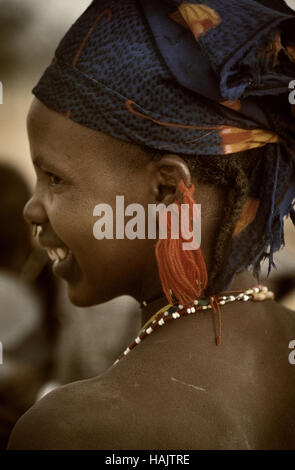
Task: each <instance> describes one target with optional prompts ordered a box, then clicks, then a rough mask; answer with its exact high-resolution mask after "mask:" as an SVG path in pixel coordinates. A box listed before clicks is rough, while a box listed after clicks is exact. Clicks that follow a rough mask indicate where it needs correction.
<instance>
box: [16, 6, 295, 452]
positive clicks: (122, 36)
mask: <svg viewBox="0 0 295 470" xmlns="http://www.w3.org/2000/svg"><path fill="white" fill-rule="evenodd" d="M294 21H295V18H294V12H293V11H292V10H291V9H290V8H288V7H287V6H284V5H283V4H282V2H277V1H275V0H272V1H268V2H267V6H266V2H264V1H259V2H258V1H254V0H251V1H250V0H239V1H237V2H236V3H235V6H234V9H233V7H232V2H229V0H223V1H222V2H220V1H217V0H206V2H205V3H204V2H202V3H200V2H198V1H195V0H194V1H192V2H181V1H176V0H175V1H172V0H171V1H166V2H159V1H158V0H157V1H150V0H148V1H145V0H141V1H136V0H128V1H124V2H119V1H115V0H101V1H94V2H93V3H92V4H91V5H90V7H89V8H88V9H87V10H86V12H85V13H84V14H83V15H82V16H81V18H79V19H78V21H77V22H76V23H75V24H74V25H73V26H72V28H71V29H70V31H69V32H68V33H67V34H66V35H65V37H64V38H63V40H62V41H61V43H60V45H59V47H58V49H57V51H56V55H55V58H54V60H53V62H52V64H51V65H50V66H49V67H48V69H47V70H46V71H45V73H44V75H43V77H42V78H41V80H40V81H39V83H38V85H37V86H36V87H35V88H34V94H35V96H36V98H35V100H34V102H33V105H32V107H31V110H30V113H29V117H28V133H29V139H30V145H31V153H32V161H33V164H34V167H35V170H36V175H37V184H36V188H35V192H34V194H33V196H32V198H31V199H30V201H29V202H28V203H27V205H26V208H25V211H24V213H25V218H26V219H27V221H28V222H29V223H30V224H32V225H33V227H35V228H34V230H35V231H37V232H38V233H39V242H40V244H41V245H42V246H43V247H44V248H46V249H47V250H48V253H49V256H50V257H51V258H52V259H53V260H54V263H53V270H54V272H55V273H56V275H58V276H60V277H62V278H63V279H65V280H66V282H67V286H68V295H69V298H70V299H71V301H72V302H73V303H74V304H76V305H83V306H87V305H93V304H96V303H100V302H105V301H107V300H109V299H111V298H113V297H116V296H119V295H121V294H129V295H132V296H133V297H135V298H136V299H137V300H138V301H139V302H141V304H142V322H143V329H142V330H141V331H140V332H139V334H138V336H137V338H136V339H135V341H134V342H133V343H132V345H130V347H129V348H127V350H126V351H125V352H124V353H123V355H122V357H120V358H119V360H118V361H117V362H116V364H115V365H114V366H113V367H111V368H110V369H109V370H108V371H107V372H106V373H104V374H103V375H101V376H100V377H96V378H93V379H91V380H86V381H80V382H76V383H73V384H70V385H67V386H65V387H61V388H59V389H58V390H55V391H54V392H52V393H50V394H48V395H47V396H45V398H43V399H42V400H41V401H40V402H38V403H37V404H36V405H35V406H33V407H32V408H31V409H30V410H29V411H28V412H27V413H26V414H25V415H24V416H23V417H22V418H21V419H20V420H19V422H18V423H17V425H16V427H15V429H14V431H13V433H12V436H11V439H10V445H9V448H10V449H131V448H132V449H175V448H178V449H286V448H295V432H294V423H295V411H294V406H293V400H294V387H295V366H293V365H292V361H289V360H288V357H289V355H290V347H292V346H290V345H292V344H293V343H292V340H293V339H295V317H294V313H293V312H291V311H288V310H286V309H284V308H283V307H281V306H280V305H278V304H276V303H275V302H274V301H273V300H272V298H273V295H272V293H271V292H269V291H268V290H267V287H264V286H262V285H258V286H257V280H256V278H257V276H258V274H259V266H260V262H261V261H262V260H263V259H264V258H268V260H269V266H270V267H271V266H272V264H273V253H274V251H276V250H278V249H279V248H280V246H281V245H282V243H283V217H284V216H287V215H289V214H290V215H291V217H292V218H293V220H294V210H293V206H292V201H293V200H294V195H295V180H294V152H295V141H294V110H292V106H291V105H290V102H289V100H288V85H289V83H290V82H291V81H292V77H294V76H295V67H294V66H295V64H294V36H293V37H292V34H293V33H292V31H293V29H292V26H294ZM292 132H293V134H292ZM117 196H121V197H122V196H124V205H125V208H126V207H127V206H128V205H129V204H134V203H136V204H137V206H136V207H141V208H142V209H143V212H141V214H143V215H142V216H141V218H140V217H139V218H138V219H136V220H137V223H138V224H139V225H140V224H142V223H143V222H145V224H146V226H145V229H146V230H145V234H148V230H147V225H148V224H149V222H150V221H149V217H148V215H149V207H151V206H150V205H155V204H159V203H162V204H164V205H165V206H166V207H167V206H169V205H170V204H174V208H177V209H179V208H180V204H182V203H184V204H187V206H186V207H188V208H189V211H188V212H187V213H186V214H187V215H188V218H186V219H185V215H182V214H183V213H181V217H183V220H186V221H187V223H188V227H189V228H190V229H192V227H193V226H194V225H193V224H194V222H195V221H196V219H197V220H199V217H198V215H200V212H198V211H197V212H194V206H193V204H194V203H198V204H201V208H202V212H201V220H202V227H201V228H202V242H201V248H198V247H194V249H193V250H192V249H191V250H184V249H183V242H184V241H185V240H188V238H185V236H184V234H181V236H180V237H178V238H173V236H172V228H173V225H172V219H173V217H172V215H171V217H168V218H167V224H166V228H167V238H161V237H160V236H159V234H158V233H157V238H158V240H157V239H155V238H154V237H152V236H150V237H148V236H145V237H136V234H135V235H134V237H132V236H129V237H127V236H126V232H127V230H126V232H125V235H124V227H123V235H122V223H123V222H124V224H125V225H126V224H128V222H130V223H131V225H132V224H133V231H134V232H136V231H137V230H138V227H137V228H136V223H135V222H134V220H133V221H132V215H133V214H132V210H131V209H130V211H129V212H128V211H127V212H126V217H125V219H124V217H123V219H122V216H121V215H120V214H118V207H117V199H116V197H117ZM98 204H104V205H105V206H104V207H105V208H106V207H108V208H109V209H105V210H106V216H105V219H104V222H105V228H104V230H105V231H106V232H107V233H108V234H110V233H111V234H112V235H113V237H108V238H107V237H106V238H103V236H102V235H101V234H100V235H101V236H98V237H97V236H95V234H96V231H95V228H94V227H95V223H96V222H97V221H98V220H99V219H98V217H97V216H98V215H100V216H101V215H102V213H101V212H99V211H97V207H98ZM106 205H107V206H106ZM134 207H135V206H131V208H134ZM95 208H96V209H95ZM130 217H131V218H130ZM156 220H158V222H159V225H160V227H161V224H162V223H163V221H161V220H162V219H161V217H159V218H158V219H156ZM181 220H182V219H181ZM111 222H114V226H113V227H112V228H110V225H109V224H110V223H111ZM162 228H163V227H162ZM131 231H132V230H131ZM118 234H119V236H116V235H118ZM98 238H100V239H98ZM191 238H192V235H191ZM249 267H252V273H253V274H254V275H255V278H254V277H253V274H251V273H250V271H249V270H248V268H249ZM264 301H265V302H264ZM221 327H222V328H221Z"/></svg>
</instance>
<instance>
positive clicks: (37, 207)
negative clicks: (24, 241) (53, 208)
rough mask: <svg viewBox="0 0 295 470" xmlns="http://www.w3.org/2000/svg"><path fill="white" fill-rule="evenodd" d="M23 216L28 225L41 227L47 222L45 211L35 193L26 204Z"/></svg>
mask: <svg viewBox="0 0 295 470" xmlns="http://www.w3.org/2000/svg"><path fill="white" fill-rule="evenodd" d="M23 216H24V218H25V220H26V221H27V222H28V223H29V224H38V225H42V224H44V223H46V222H47V221H48V218H47V214H46V210H45V208H44V206H43V204H42V203H41V201H40V200H39V198H38V196H37V195H36V193H35V194H33V196H32V197H31V199H29V200H28V202H27V203H26V205H25V207H24V209H23Z"/></svg>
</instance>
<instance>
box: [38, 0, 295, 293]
mask: <svg viewBox="0 0 295 470" xmlns="http://www.w3.org/2000/svg"><path fill="white" fill-rule="evenodd" d="M186 15H188V16H186ZM294 27H295V14H294V11H292V10H291V9H290V8H288V7H287V6H286V5H285V4H284V3H283V2H280V1H279V0H268V1H267V2H266V1H254V0H204V1H201V2H199V1H195V0H192V1H190V2H182V1H179V0H167V1H165V0H138V1H136V0H124V2H123V1H119V0H95V1H93V2H92V3H91V5H90V6H89V8H88V9H87V10H86V11H85V13H84V14H83V15H82V16H81V17H80V18H79V19H78V20H77V21H76V23H75V24H74V25H73V26H72V27H71V28H70V30H69V31H68V32H67V34H66V35H65V36H64V38H63V39H62V41H61V42H60V44H59V46H58V48H57V50H56V54H55V58H54V60H53V62H52V64H51V65H50V66H49V67H48V68H47V69H46V71H45V72H44V74H43V76H42V77H41V79H40V81H39V83H38V84H37V86H36V87H35V88H34V90H33V93H34V94H35V95H36V96H37V98H38V99H40V100H41V101H42V102H43V103H44V104H45V105H47V106H48V107H49V108H51V109H54V110H55V111H57V112H59V113H62V114H64V115H66V116H67V117H69V118H70V119H72V120H74V121H76V122H78V123H80V124H82V125H84V126H87V127H90V128H91V129H94V130H99V131H102V132H105V133H107V134H110V135H112V136H114V137H117V138H119V139H122V140H125V141H128V142H133V143H137V144H140V145H145V146H149V147H150V148H154V149H159V150H167V151H173V152H175V153H180V154H185V155H190V156H191V158H198V155H201V154H202V155H208V158H210V159H212V158H214V156H215V155H222V154H228V155H226V156H225V158H238V157H237V156H236V155H235V156H233V157H231V156H230V154H231V153H233V152H236V151H243V150H247V148H249V147H248V145H250V146H251V144H252V139H254V140H255V134H252V133H251V132H250V133H249V135H248V134H247V136H248V137H247V138H248V140H247V142H246V143H245V142H244V141H243V139H244V134H243V133H241V137H240V139H241V142H239V145H240V147H239V148H238V150H235V149H236V147H235V145H232V142H235V141H234V140H233V141H231V143H230V145H228V144H227V140H226V139H227V138H228V132H229V134H230V136H231V135H232V136H233V137H232V138H233V139H234V138H236V134H235V133H233V134H232V132H233V131H235V129H238V130H239V129H240V130H248V131H252V130H256V129H260V130H261V133H262V136H265V135H266V136H267V135H268V134H265V131H266V132H268V133H270V134H269V135H271V137H272V140H271V143H267V144H265V142H264V146H263V147H259V148H258V147H257V148H256V149H255V150H253V151H255V152H256V153H257V165H256V166H255V168H254V169H253V172H252V175H251V179H250V193H249V196H250V197H256V198H259V200H260V205H259V209H258V211H257V214H256V217H255V219H254V220H253V221H252V222H251V223H250V224H249V225H248V226H247V227H245V228H244V230H242V231H241V233H239V234H238V235H237V236H236V237H234V238H233V239H232V242H231V247H230V252H229V258H228V263H227V265H226V266H225V267H224V270H223V271H222V272H221V273H219V275H218V276H217V278H216V280H215V283H214V289H213V290H215V292H218V291H221V290H223V289H225V288H226V287H227V286H228V285H229V283H230V281H231V279H232V278H233V276H234V274H235V273H236V272H239V271H243V270H244V269H245V268H247V267H248V266H250V265H252V266H253V269H254V271H255V272H258V271H259V265H260V261H261V260H262V259H263V258H264V257H268V258H269V263H270V266H271V265H272V264H273V252H274V251H276V250H278V249H279V248H280V246H281V245H282V244H283V242H284V240H283V218H284V216H288V215H289V214H290V215H291V217H292V220H294V219H295V216H294V212H293V209H292V204H293V200H294V197H295V182H294V173H295V117H294V116H295V114H294V110H293V112H292V111H291V105H290V103H289V101H288V85H289V82H290V81H291V80H292V79H294V78H295V49H294V47H295V46H294V44H295V35H294V32H293V31H294ZM290 48H291V49H290ZM292 48H293V49H292ZM290 51H291V52H290ZM292 51H294V57H293V56H292V54H293V52H292ZM228 102H230V103H228ZM293 108H294V106H293ZM223 131H225V133H224V132H223ZM238 135H239V134H238ZM274 136H278V139H279V142H277V143H276V141H275V140H274V139H273V138H274ZM230 138H231V137H230ZM264 138H265V137H264Z"/></svg>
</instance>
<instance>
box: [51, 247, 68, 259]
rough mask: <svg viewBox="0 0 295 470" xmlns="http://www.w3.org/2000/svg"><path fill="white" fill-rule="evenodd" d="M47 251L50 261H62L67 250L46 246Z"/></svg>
mask: <svg viewBox="0 0 295 470" xmlns="http://www.w3.org/2000/svg"><path fill="white" fill-rule="evenodd" d="M47 253H48V256H49V258H50V259H51V261H62V260H63V259H65V258H66V257H67V255H68V253H69V251H68V250H65V249H64V248H55V249H52V248H47Z"/></svg>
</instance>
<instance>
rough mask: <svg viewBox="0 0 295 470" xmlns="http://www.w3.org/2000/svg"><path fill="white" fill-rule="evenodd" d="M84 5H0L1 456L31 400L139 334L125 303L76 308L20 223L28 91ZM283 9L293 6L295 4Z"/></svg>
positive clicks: (285, 296)
mask: <svg viewBox="0 0 295 470" xmlns="http://www.w3.org/2000/svg"><path fill="white" fill-rule="evenodd" d="M89 3H90V0H75V1H72V0H47V1H46V2H44V1H43V2H41V1H38V0H26V1H23V0H0V81H1V82H2V84H3V104H0V198H1V204H0V341H1V342H2V344H3V364H1V360H0V449H1V448H2V449H3V448H5V446H6V443H7V439H8V436H9V433H10V431H11V429H12V427H13V425H14V423H15V422H16V420H17V419H18V418H19V416H20V415H21V414H23V413H24V412H25V411H26V410H27V409H28V407H30V406H31V405H32V404H33V403H34V402H35V401H36V399H38V398H40V397H41V396H42V395H43V394H44V393H46V392H47V391H49V390H51V389H52V388H54V387H55V386H57V385H59V384H64V383H67V382H70V381H73V380H79V379H85V378H88V377H91V376H94V375H97V374H100V373H101V372H103V371H104V370H105V369H106V368H107V367H109V366H110V365H111V364H112V363H113V362H114V360H115V359H116V358H117V357H118V356H119V354H120V353H121V352H122V351H123V350H124V348H125V347H126V346H127V345H128V344H129V343H130V342H131V340H132V339H133V338H134V336H135V334H136V333H137V331H138V329H139V327H140V318H139V306H138V304H137V302H135V301H134V300H133V299H131V298H129V297H120V298H118V299H115V300H113V301H112V302H108V303H107V304H103V305H100V306H98V307H91V308H89V309H83V308H77V307H74V306H72V305H71V304H70V303H69V301H68V299H67V296H66V292H65V286H64V284H63V282H62V281H59V280H57V279H56V278H54V277H53V275H52V273H51V268H50V265H49V263H48V258H47V255H46V254H44V253H43V251H40V250H39V249H38V247H37V246H36V245H35V244H34V241H33V240H32V238H31V234H30V231H29V229H28V227H27V226H26V224H25V222H24V220H23V218H22V209H23V206H24V204H25V202H26V201H27V200H28V199H29V197H30V193H31V191H32V188H33V185H34V181H35V177H34V172H33V167H32V165H31V161H30V154H29V147H28V140H27V135H26V115H27V112H28V109H29V106H30V103H31V100H32V95H31V89H32V88H33V86H34V85H35V84H36V82H37V81H38V79H39V77H40V75H41V73H42V71H43V70H44V69H45V67H46V66H47V65H48V64H49V63H50V62H51V59H52V57H53V53H54V50H55V48H56V46H57V44H58V42H59V40H60V39H61V37H62V35H63V34H64V33H65V31H66V30H67V29H68V27H69V26H70V25H71V24H72V23H73V22H74V21H75V20H76V19H77V17H78V16H79V15H80V14H81V13H82V12H83V10H84V9H85V8H86V7H87V6H88V5H89ZM287 3H288V4H289V6H291V7H294V8H295V0H288V2H287ZM285 234H286V236H285V238H286V248H285V249H284V250H282V251H281V252H280V253H279V254H278V255H277V257H276V263H277V266H278V271H277V272H276V271H275V272H274V273H273V274H272V275H271V278H270V282H269V286H270V287H271V288H272V289H273V290H274V291H275V293H276V295H277V299H278V301H279V302H281V303H282V304H283V305H285V306H287V307H288V308H291V309H294V310H295V231H294V227H293V225H292V224H291V223H290V221H289V220H287V221H286V231H285ZM0 359H1V357H0Z"/></svg>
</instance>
